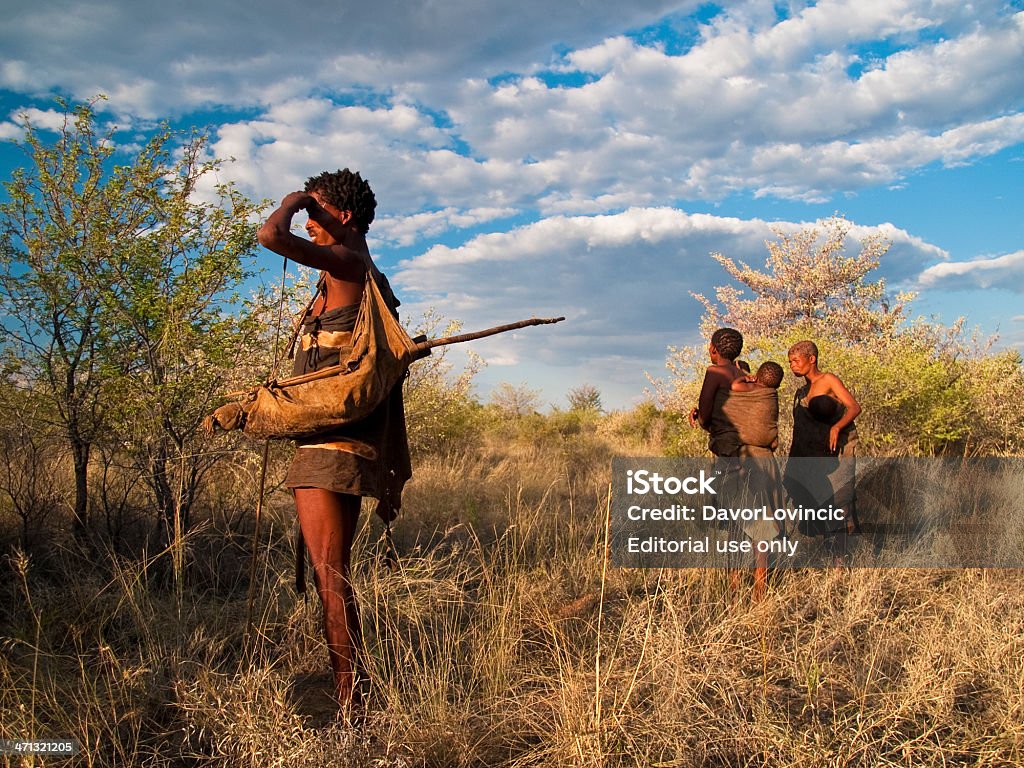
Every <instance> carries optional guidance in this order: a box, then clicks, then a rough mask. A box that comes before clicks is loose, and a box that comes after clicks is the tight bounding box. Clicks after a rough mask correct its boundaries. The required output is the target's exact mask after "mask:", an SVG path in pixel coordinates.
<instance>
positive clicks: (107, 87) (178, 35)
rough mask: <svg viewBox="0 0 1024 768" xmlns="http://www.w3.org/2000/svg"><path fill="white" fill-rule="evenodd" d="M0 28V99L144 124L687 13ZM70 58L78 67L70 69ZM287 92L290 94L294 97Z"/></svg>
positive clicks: (45, 16)
mask: <svg viewBox="0 0 1024 768" xmlns="http://www.w3.org/2000/svg"><path fill="white" fill-rule="evenodd" d="M8 5H9V6H10V7H7V8H5V9H4V15H5V20H4V25H3V26H2V27H0V47H2V49H3V51H4V59H5V63H4V64H3V66H2V67H0V87H5V88H11V89H13V90H16V91H19V92H22V93H46V92H48V91H49V90H51V89H53V88H60V89H62V90H63V91H64V92H70V93H71V94H72V95H73V96H75V97H76V98H79V99H81V98H88V97H89V96H92V95H93V94H94V93H96V92H99V91H102V92H106V93H108V94H111V95H114V94H118V97H119V100H120V103H119V107H120V108H121V109H125V110H130V111H132V112H134V113H135V114H140V115H144V116H148V117H162V116H165V115H167V114H168V113H169V112H174V111H177V110H187V109H189V108H194V107H196V106H206V105H210V104H229V105H235V106H239V105H242V106H249V105H253V104H270V103H273V102H274V101H277V100H279V99H281V98H283V97H285V96H286V92H285V90H284V87H285V86H287V85H291V86H294V87H296V88H299V89H300V91H299V92H308V91H309V89H310V88H312V87H321V88H331V89H335V90H345V89H350V88H363V87H367V86H370V87H374V88H377V89H381V90H387V89H388V88H389V86H390V85H391V84H395V83H401V82H412V81H416V82H432V81H442V82H443V81H445V80H451V79H452V78H458V77H461V76H466V75H469V74H479V73H481V72H484V73H487V74H497V73H500V72H502V71H508V70H522V69H523V68H524V67H527V66H529V65H531V64H532V63H533V62H535V61H537V60H538V59H543V58H546V57H547V56H548V55H550V50H551V46H552V45H553V44H554V43H556V42H557V43H562V44H568V45H580V44H590V43H592V42H593V41H594V40H598V39H600V38H601V37H602V36H604V35H606V34H608V33H609V32H610V31H612V30H613V29H614V28H616V27H619V25H621V27H620V28H628V27H632V26H636V25H642V24H645V23H648V22H650V21H653V20H654V19H656V18H657V17H658V16H659V15H660V14H661V13H663V12H665V11H667V10H668V9H670V8H673V7H679V6H680V5H683V6H685V5H687V4H686V3H682V4H680V3H678V2H669V0H633V2H630V3H628V4H625V5H623V4H622V3H617V2H613V0H589V2H587V3H585V4H584V3H555V4H551V3H546V2H539V1H538V0H520V1H519V2H516V3H478V2H475V1H474V0H439V1H438V2H432V3H425V4H423V3H421V4H409V3H405V2H401V0H380V1H378V2H373V3H337V2H328V1H327V0H312V1H311V2H306V3H304V4H302V6H301V7H300V6H296V7H287V8H286V7H282V6H281V5H280V3H274V2H270V0H251V1H250V2H247V3H245V4H244V7H243V6H239V5H237V4H229V3H210V2H202V1H201V0H180V1H179V2H175V3H131V2H123V0H48V2H46V3H36V4H24V3H22V4H14V5H11V4H8ZM83 57H85V58H86V60H87V62H88V64H87V65H86V66H83ZM294 93H295V92H294V91H293V92H292V94H291V95H294Z"/></svg>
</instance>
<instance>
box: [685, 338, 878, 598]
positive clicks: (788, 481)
mask: <svg viewBox="0 0 1024 768" xmlns="http://www.w3.org/2000/svg"><path fill="white" fill-rule="evenodd" d="M742 351H743V335H742V334H741V333H740V332H739V331H737V330H735V329H733V328H719V329H718V330H717V331H715V332H714V333H713V334H712V336H711V340H710V343H709V344H708V354H709V356H710V358H711V365H710V366H708V368H707V371H706V373H705V375H704V381H703V384H702V386H701V390H700V396H699V398H698V402H697V405H696V407H694V408H693V409H692V410H691V411H690V413H689V422H690V426H692V427H695V428H696V427H698V426H699V427H701V428H703V429H705V430H706V431H707V432H708V434H709V438H708V447H709V449H710V451H711V452H712V453H713V454H714V455H715V456H717V457H720V458H722V459H733V460H736V461H737V462H739V460H741V459H745V460H747V461H746V462H744V463H743V464H744V466H743V469H744V470H745V471H750V470H749V468H750V467H754V468H755V469H756V471H757V473H758V475H759V476H760V480H759V482H760V485H761V487H762V489H763V492H764V494H765V495H767V496H768V497H769V498H768V503H771V504H773V505H774V504H775V503H779V499H778V498H777V496H776V494H780V493H781V491H782V487H785V489H786V491H787V492H788V493H789V495H790V497H791V498H792V499H793V501H794V502H796V503H798V504H803V505H805V504H820V503H823V502H824V501H827V502H828V503H831V504H832V505H834V506H835V507H838V508H843V509H844V510H846V512H847V514H846V519H845V523H846V524H845V525H841V526H831V527H827V528H824V529H815V528H814V527H809V528H807V529H805V531H804V532H807V533H820V534H822V535H823V536H824V543H825V548H826V550H827V551H828V552H830V553H832V554H834V555H835V556H836V557H841V556H842V554H843V553H845V551H846V537H847V535H848V534H850V533H853V532H854V526H855V525H856V523H855V520H856V518H855V513H854V509H853V502H854V499H853V489H854V483H853V471H854V465H853V457H854V456H855V455H856V450H857V429H856V426H855V425H854V420H855V419H856V418H857V416H858V415H859V414H860V412H861V407H860V404H859V403H858V402H857V399H856V398H855V397H854V396H853V394H852V393H851V392H850V391H849V390H848V389H847V388H846V386H845V385H844V384H843V382H842V380H841V379H840V378H839V377H838V376H836V375H835V374H834V373H828V372H826V371H823V370H821V368H820V367H819V359H818V347H817V346H816V345H815V343H814V342H813V341H809V340H805V341H799V342H797V343H796V344H794V345H793V346H792V347H790V348H789V352H788V359H789V369H790V370H791V371H792V372H793V374H794V375H795V376H798V377H800V378H802V379H803V383H802V385H801V386H800V387H799V388H798V389H797V391H796V392H795V394H794V396H793V438H792V441H791V445H790V451H789V456H790V458H791V459H793V458H796V459H798V461H795V462H794V461H790V462H787V474H786V477H785V479H784V480H781V481H780V479H779V478H778V477H777V471H778V470H777V464H776V463H775V459H774V453H775V450H776V449H777V448H778V445H779V441H778V413H779V401H778V389H779V386H780V385H781V383H782V379H783V369H782V366H781V365H779V364H778V363H775V362H772V361H767V362H765V363H762V364H761V366H760V367H759V368H758V369H757V371H756V373H753V374H751V372H750V368H749V366H747V365H746V364H745V363H744V362H743V361H741V360H739V359H738V358H739V356H740V353H741V352H742ZM805 458H815V459H831V460H832V461H827V462H815V463H813V464H811V465H808V463H806V462H801V461H799V459H805ZM735 466H736V469H737V471H739V470H740V469H741V466H740V464H739V463H737V464H736V465H735ZM808 478H810V479H808ZM822 489H825V492H823V491H822ZM744 533H745V534H746V535H747V536H749V537H750V538H753V539H771V538H774V537H775V536H777V535H779V533H780V529H779V527H778V526H777V525H776V524H773V523H770V522H767V521H765V523H764V524H762V525H759V526H756V527H748V528H745V529H744ZM767 566H768V562H767V555H766V554H764V553H758V555H757V558H756V560H755V564H754V594H755V596H757V595H761V594H763V593H764V590H765V585H766V577H767Z"/></svg>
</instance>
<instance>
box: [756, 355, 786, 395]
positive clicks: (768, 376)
mask: <svg viewBox="0 0 1024 768" xmlns="http://www.w3.org/2000/svg"><path fill="white" fill-rule="evenodd" d="M782 376H783V372H782V366H781V365H779V364H778V363H776V362H773V361H771V360H769V361H768V362H766V363H761V365H760V366H759V367H758V369H757V380H758V381H759V382H761V383H762V384H764V385H765V386H766V387H771V388H772V389H778V388H779V385H780V384H781V383H782Z"/></svg>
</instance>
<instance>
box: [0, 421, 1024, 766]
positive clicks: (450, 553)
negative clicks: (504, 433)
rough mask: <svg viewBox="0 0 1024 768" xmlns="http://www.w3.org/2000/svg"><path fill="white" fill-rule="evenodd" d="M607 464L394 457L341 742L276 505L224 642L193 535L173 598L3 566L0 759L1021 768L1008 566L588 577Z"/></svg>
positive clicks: (147, 573)
mask: <svg viewBox="0 0 1024 768" xmlns="http://www.w3.org/2000/svg"><path fill="white" fill-rule="evenodd" d="M610 455H611V449H609V448H608V447H607V446H606V445H605V444H604V443H602V442H601V441H600V440H598V439H597V438H595V437H593V436H592V435H582V436H575V437H573V438H572V439H567V440H559V439H557V438H555V437H552V436H551V435H547V436H544V437H543V439H531V440H511V441H509V440H502V441H500V442H499V441H494V442H493V443H485V444H484V445H483V446H482V447H481V448H480V449H479V450H477V451H475V452H473V453H465V454H455V455H452V456H446V457H428V458H426V459H424V460H422V461H421V462H420V463H419V464H418V466H417V477H416V479H415V481H414V483H413V485H412V486H411V487H410V489H409V492H408V496H407V499H406V510H405V516H404V517H403V518H402V520H401V521H400V523H399V525H398V529H397V531H396V535H397V539H398V543H399V549H400V550H401V551H402V553H403V556H402V559H401V568H400V569H399V570H398V571H394V572H391V571H388V570H386V569H385V568H384V567H383V565H382V557H381V553H380V547H379V544H378V541H377V537H378V535H379V528H378V527H377V524H376V521H368V523H367V525H366V526H365V528H364V530H363V532H362V534H361V536H360V539H359V541H358V542H357V549H358V552H357V555H356V559H357V562H359V563H360V565H359V568H358V571H357V579H358V584H357V587H358V590H359V594H360V597H361V601H362V606H363V617H364V625H365V631H366V638H365V642H366V655H367V659H368V663H369V667H370V671H371V674H372V677H373V680H374V685H375V687H374V691H373V694H372V697H371V703H370V706H369V709H368V711H367V714H366V721H365V723H364V725H363V726H362V727H361V728H359V729H352V728H349V727H346V726H345V725H343V724H341V723H338V722H336V721H335V720H334V719H333V718H332V716H331V711H330V708H329V706H326V705H325V701H324V697H323V689H324V687H325V686H326V684H327V678H326V677H325V676H323V675H318V673H320V672H323V671H326V667H327V665H326V653H325V651H324V649H323V645H322V641H321V639H320V630H319V616H318V605H317V604H316V600H315V598H313V599H312V600H311V601H310V603H309V604H305V603H304V602H303V601H302V599H301V598H296V597H295V596H294V594H293V593H292V591H291V588H290V586H289V581H290V579H291V571H290V562H291V553H290V549H289V546H288V539H287V530H286V525H284V523H285V522H286V520H287V512H286V509H285V508H286V507H287V500H286V499H285V500H282V499H278V500H276V501H275V503H274V505H272V509H271V510H270V513H269V515H268V521H270V522H271V523H273V524H272V525H268V526H267V528H266V530H267V535H266V537H265V542H264V545H265V548H264V549H263V550H262V551H261V558H262V560H263V562H265V564H266V570H265V574H264V578H263V580H262V582H261V584H262V587H261V593H260V595H259V599H258V601H257V602H258V608H259V613H258V616H257V617H256V632H255V633H254V634H253V635H252V636H250V637H247V636H246V633H245V627H246V615H245V614H246V590H247V585H246V584H245V582H244V579H237V578H235V573H236V572H237V571H238V569H239V567H243V568H244V567H245V566H244V563H245V562H246V561H245V559H244V558H243V557H240V556H238V555H237V553H234V554H232V553H233V552H234V550H232V551H231V552H228V551H227V550H226V549H225V548H224V547H223V545H221V550H223V551H224V557H223V559H222V560H218V559H215V558H216V557H217V552H218V549H217V542H218V541H222V533H220V532H218V531H216V530H214V529H213V526H212V525H211V526H209V527H207V528H206V529H201V530H199V531H197V532H195V533H193V534H192V539H191V540H190V541H188V542H186V545H187V546H186V549H187V550H188V551H189V552H190V553H191V556H192V557H198V556H199V553H202V552H207V553H212V554H206V555H203V557H204V558H208V559H209V558H214V559H212V560H209V561H206V560H204V563H203V568H202V569H199V568H198V566H196V567H195V568H194V569H193V572H196V571H199V570H201V571H202V573H203V574H204V576H203V578H202V579H198V578H197V579H194V580H193V581H190V582H188V583H186V584H185V585H183V586H181V587H179V588H177V589H175V588H173V587H170V588H169V587H166V586H161V585H160V584H161V582H160V581H159V580H158V579H156V578H155V577H154V575H153V566H152V565H147V562H148V561H146V560H143V559H140V558H133V559H126V558H124V557H120V556H115V555H114V554H108V555H106V556H103V557H99V558H96V557H93V558H90V559H88V560H87V559H84V558H82V557H81V556H79V555H75V554H73V553H71V552H69V551H64V552H60V553H58V554H55V555H52V556H49V557H47V558H46V559H45V560H44V559H43V557H42V556H41V555H36V556H34V558H33V559H30V558H28V557H25V556H22V555H17V554H16V555H14V556H12V557H11V558H9V559H8V561H7V563H6V565H5V577H4V581H3V587H2V588H0V600H2V601H3V603H2V605H0V616H3V617H5V618H2V619H0V635H2V640H0V642H2V644H3V656H2V659H0V738H5V739H11V738H26V737H30V736H31V737H37V738H38V737H45V736H50V737H57V736H64V737H67V736H71V737H74V738H77V739H78V740H79V741H80V742H81V743H82V744H83V745H84V749H83V752H82V753H81V754H80V755H79V756H78V757H77V758H75V759H72V760H68V759H60V760H58V759H56V758H54V759H49V760H47V759H37V760H36V762H35V763H32V764H33V765H50V764H52V765H83V766H113V765H118V766H122V765H123V766H214V765H217V766H220V765H230V766H253V767H254V768H255V767H256V766H261V767H262V766H292V765H294V766H318V765H343V766H344V765H352V766H420V765H424V766H485V765H486V766H500V765H504V766H527V765H545V766H547V765H551V766H554V765H559V766H561V765H577V766H591V765H593V766H599V765H600V766H619V765H622V766H632V765H643V766H803V767H806V768H813V767H814V766H835V765H850V766H951V765H964V766H966V765H970V766H1010V765H1019V764H1021V763H1024V590H1022V589H1021V586H1022V577H1021V575H1020V574H1019V573H1018V572H1016V571H987V572H985V571H959V572H939V571H868V570H857V571H852V572H846V573H838V572H822V571H813V572H803V573H789V574H785V575H784V576H783V577H782V578H781V579H780V580H779V582H778V583H776V584H775V585H774V586H773V587H772V588H771V590H770V592H769V595H768V598H767V599H766V600H765V601H764V602H762V603H760V604H758V605H752V604H751V603H750V602H749V601H746V600H743V601H740V602H739V603H737V604H732V603H731V601H730V596H729V591H728V587H727V584H726V580H725V578H724V577H723V576H722V575H721V574H719V573H715V572H694V571H629V570H616V569H613V568H608V567H607V566H606V561H605V559H604V557H603V541H604V539H603V537H604V529H603V524H604V519H605V511H606V503H607V492H608V482H609V479H610V470H609V458H610ZM218 571H223V572H224V573H223V574H222V575H221V576H217V577H212V576H210V574H211V573H216V572H218ZM193 582H194V583H193ZM200 584H202V585H203V586H202V587H201V588H200V586H199V585H200ZM26 764H28V763H26Z"/></svg>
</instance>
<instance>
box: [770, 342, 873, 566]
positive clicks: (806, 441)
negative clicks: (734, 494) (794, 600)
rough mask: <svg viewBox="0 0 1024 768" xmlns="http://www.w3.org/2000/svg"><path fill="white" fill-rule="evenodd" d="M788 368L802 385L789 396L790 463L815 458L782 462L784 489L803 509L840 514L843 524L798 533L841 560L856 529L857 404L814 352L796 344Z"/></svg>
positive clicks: (803, 527) (810, 347) (808, 346)
mask: <svg viewBox="0 0 1024 768" xmlns="http://www.w3.org/2000/svg"><path fill="white" fill-rule="evenodd" d="M789 367H790V370H791V371H793V373H794V374H795V375H796V376H800V377H803V378H804V380H805V381H804V384H803V386H802V387H800V388H799V389H798V390H797V391H796V393H795V394H794V396H793V443H792V446H791V447H790V451H789V455H790V457H791V458H815V459H821V461H815V462H799V461H798V462H787V465H786V489H787V490H788V491H789V493H790V495H791V496H792V497H793V500H794V501H795V502H797V503H798V504H801V505H803V506H813V507H818V508H820V507H826V506H828V505H832V506H833V507H834V508H836V509H842V510H844V513H845V521H844V522H843V523H841V524H839V525H838V526H837V525H836V524H835V523H826V524H823V525H801V531H802V532H803V533H806V534H810V535H823V536H824V545H825V549H826V551H827V552H829V553H830V554H832V555H834V556H836V557H839V558H842V557H843V556H844V555H845V553H846V537H847V534H850V533H854V532H855V530H856V513H855V510H854V487H855V474H856V463H855V462H856V459H855V457H856V453H857V427H856V426H855V425H854V419H856V418H857V416H858V415H860V412H861V407H860V404H859V403H858V402H857V399H856V398H855V397H854V396H853V395H852V394H851V393H850V390H848V389H847V388H846V386H845V385H844V384H843V382H842V380H841V379H840V378H839V377H838V376H836V375H835V374H834V373H826V372H825V371H822V370H821V369H819V368H818V347H817V345H815V343H814V342H813V341H806V340H805V341H799V342H797V343H796V344H794V345H793V346H792V347H790V348H789Z"/></svg>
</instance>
